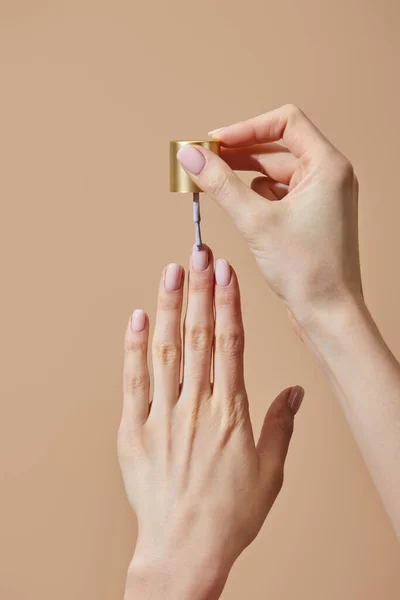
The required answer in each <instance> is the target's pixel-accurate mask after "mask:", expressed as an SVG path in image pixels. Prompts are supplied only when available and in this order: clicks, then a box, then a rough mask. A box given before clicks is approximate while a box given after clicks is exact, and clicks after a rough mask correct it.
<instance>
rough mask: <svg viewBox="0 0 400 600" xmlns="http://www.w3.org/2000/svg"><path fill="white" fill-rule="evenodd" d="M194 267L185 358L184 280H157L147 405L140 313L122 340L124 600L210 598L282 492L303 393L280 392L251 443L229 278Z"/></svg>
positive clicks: (220, 270) (169, 271) (145, 332)
mask: <svg viewBox="0 0 400 600" xmlns="http://www.w3.org/2000/svg"><path fill="white" fill-rule="evenodd" d="M200 255H201V256H200ZM196 264H198V265H200V266H203V267H204V265H206V264H207V266H206V268H203V269H201V270H198V269H196V268H195V267H194V265H196ZM191 265H192V266H191V270H190V277H189V293H188V305H187V313H186V318H185V333H184V339H183V347H182V344H181V340H180V323H181V310H182V301H183V281H184V276H183V269H182V268H181V267H179V266H178V265H169V266H168V267H167V268H166V270H165V271H164V273H163V276H162V278H161V282H160V289H159V296H158V310H157V319H156V325H155V332H154V338H153V371H154V393H153V398H152V402H151V404H150V396H149V372H148V367H147V344H148V337H149V323H148V318H147V316H145V315H144V313H143V311H135V312H134V314H133V316H132V318H131V321H130V323H129V325H128V327H127V330H126V337H125V350H126V352H125V368H124V391H125V394H124V408H123V415H122V420H121V425H120V430H119V439H118V450H119V459H120V464H121V469H122V473H123V477H124V481H125V486H126V491H127V495H128V499H129V501H130V504H131V506H132V508H133V509H134V511H135V512H136V515H137V519H138V528H139V534H138V541H137V545H136V549H135V553H134V557H133V560H132V562H131V565H130V567H129V572H128V577H127V584H126V595H125V598H126V600H129V599H131V598H132V599H133V598H135V600H142V599H147V598H152V599H158V598H160V599H161V598H162V599H164V600H166V599H169V598H171V599H172V598H173V599H174V600H179V599H180V598H185V599H186V598H190V599H191V600H197V599H198V600H203V599H204V600H205V599H207V600H213V599H215V598H219V596H220V594H221V591H222V589H223V587H224V584H225V581H226V578H227V576H228V573H229V571H230V569H231V567H232V565H233V563H234V561H235V560H236V558H237V557H238V556H239V554H240V553H241V552H242V551H243V550H244V548H246V546H248V545H249V544H250V543H251V542H252V541H253V539H254V538H255V537H256V535H257V533H258V532H259V530H260V528H261V526H262V524H263V522H264V520H265V518H266V516H267V514H268V512H269V510H270V508H271V506H272V504H273V503H274V501H275V499H276V497H277V495H278V493H279V491H280V489H281V486H282V481H283V469H284V463H285V458H286V454H287V450H288V446H289V441H290V438H291V435H292V431H293V421H294V416H295V414H296V412H297V411H298V409H299V407H300V404H301V401H302V399H303V394H304V390H303V389H302V388H301V387H295V388H289V389H287V390H284V391H283V392H282V393H281V394H280V395H279V396H278V397H277V398H276V400H275V401H274V402H273V403H272V405H271V407H270V408H269V410H268V412H267V415H266V418H265V423H264V426H263V429H262V433H261V435H260V438H259V440H258V442H257V443H255V441H254V436H253V430H252V426H251V422H250V417H249V411H248V399H247V394H246V389H245V383H244V372H243V350H244V332H243V324H242V315H241V308H240V297H239V287H238V282H237V278H236V275H235V273H234V271H233V270H232V269H231V267H230V265H229V264H228V263H227V261H217V266H216V276H215V277H214V267H213V259H212V255H211V252H210V251H209V250H208V249H205V250H204V251H202V252H198V251H197V250H194V255H193V258H192V262H191ZM174 278H175V279H174ZM171 282H172V285H171ZM171 288H173V289H171ZM214 310H215V317H214ZM181 354H183V356H184V360H183V382H182V384H180V363H181ZM212 364H213V381H212V382H211V368H212Z"/></svg>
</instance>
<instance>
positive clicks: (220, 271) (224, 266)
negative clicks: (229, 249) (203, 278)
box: [215, 258, 231, 287]
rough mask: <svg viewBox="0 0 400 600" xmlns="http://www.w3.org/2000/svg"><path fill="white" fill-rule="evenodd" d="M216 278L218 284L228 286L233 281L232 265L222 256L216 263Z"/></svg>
mask: <svg viewBox="0 0 400 600" xmlns="http://www.w3.org/2000/svg"><path fill="white" fill-rule="evenodd" d="M215 280H216V282H217V285H221V286H224V287H225V286H227V285H229V283H230V281H231V267H230V264H229V263H228V261H227V260H225V259H224V258H220V259H218V260H217V262H216V263H215Z"/></svg>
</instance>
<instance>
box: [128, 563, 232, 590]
mask: <svg viewBox="0 0 400 600" xmlns="http://www.w3.org/2000/svg"><path fill="white" fill-rule="evenodd" d="M228 573H229V569H223V568H222V567H221V565H219V564H218V562H217V561H207V562H206V561H197V560H196V559H194V560H190V559H189V558H188V557H185V559H184V560H182V559H174V558H171V557H166V558H165V559H164V560H163V559H161V558H160V557H157V558H155V557H154V556H153V557H145V556H143V555H139V554H137V553H135V555H134V557H133V559H132V562H131V564H130V565H129V569H128V574H127V581H126V591H125V600H133V599H134V600H148V599H150V598H151V600H158V599H160V600H161V599H162V600H170V599H171V600H217V599H218V598H219V597H220V595H221V593H222V589H223V587H224V585H225V582H226V579H227V577H228Z"/></svg>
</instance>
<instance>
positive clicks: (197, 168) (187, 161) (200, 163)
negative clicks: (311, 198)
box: [176, 144, 206, 175]
mask: <svg viewBox="0 0 400 600" xmlns="http://www.w3.org/2000/svg"><path fill="white" fill-rule="evenodd" d="M176 157H177V159H178V160H179V162H180V163H181V165H182V167H183V168H184V169H186V171H189V173H192V174H193V175H199V174H200V173H201V171H202V170H203V168H204V165H205V164H206V159H205V158H204V155H203V154H202V153H201V152H200V150H197V148H196V147H195V146H191V145H190V144H188V145H187V146H183V147H182V148H180V149H179V150H178V152H177V155H176Z"/></svg>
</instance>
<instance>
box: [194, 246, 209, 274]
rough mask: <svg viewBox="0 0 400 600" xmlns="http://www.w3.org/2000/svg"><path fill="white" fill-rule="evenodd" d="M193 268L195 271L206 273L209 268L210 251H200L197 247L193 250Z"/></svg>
mask: <svg viewBox="0 0 400 600" xmlns="http://www.w3.org/2000/svg"><path fill="white" fill-rule="evenodd" d="M192 267H193V269H194V270H195V271H205V270H206V269H207V267H208V250H207V249H203V250H199V249H198V248H197V246H196V245H194V246H193V250H192Z"/></svg>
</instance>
